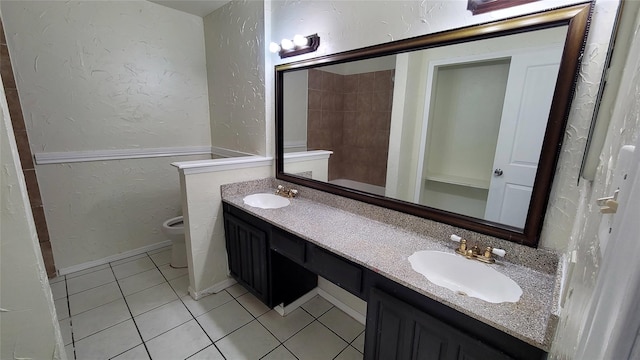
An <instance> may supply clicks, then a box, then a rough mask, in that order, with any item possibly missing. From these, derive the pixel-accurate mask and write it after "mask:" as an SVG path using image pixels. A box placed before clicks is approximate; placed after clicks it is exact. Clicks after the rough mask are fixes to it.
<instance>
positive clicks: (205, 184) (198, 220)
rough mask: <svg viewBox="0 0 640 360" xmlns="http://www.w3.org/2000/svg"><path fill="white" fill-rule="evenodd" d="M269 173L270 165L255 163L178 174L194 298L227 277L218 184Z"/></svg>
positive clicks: (260, 176) (190, 280)
mask: <svg viewBox="0 0 640 360" xmlns="http://www.w3.org/2000/svg"><path fill="white" fill-rule="evenodd" d="M271 174H273V167H272V166H258V167H253V168H245V169H235V170H225V171H216V172H210V173H202V174H191V175H180V176H181V180H180V181H181V186H182V189H183V190H182V193H183V194H184V196H185V198H184V199H183V209H185V219H186V221H185V239H186V244H187V254H188V255H187V257H188V260H189V267H190V268H191V271H189V284H190V290H189V292H190V293H191V296H194V297H196V298H198V297H200V296H201V295H202V294H206V292H210V291H211V288H212V287H216V286H219V284H221V283H224V282H226V281H228V279H229V266H228V262H227V251H226V245H225V239H224V221H223V217H222V196H221V194H220V185H223V184H231V183H235V182H240V181H249V180H257V179H262V178H267V177H269V176H271ZM219 290H221V289H217V291H219ZM194 292H195V293H194Z"/></svg>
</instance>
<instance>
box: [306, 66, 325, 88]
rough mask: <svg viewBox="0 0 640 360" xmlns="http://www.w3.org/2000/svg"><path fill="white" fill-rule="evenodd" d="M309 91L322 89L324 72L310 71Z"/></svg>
mask: <svg viewBox="0 0 640 360" xmlns="http://www.w3.org/2000/svg"><path fill="white" fill-rule="evenodd" d="M308 81H309V89H314V90H320V89H321V88H322V71H320V70H316V69H309V80H308Z"/></svg>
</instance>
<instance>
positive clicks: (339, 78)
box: [283, 26, 567, 228]
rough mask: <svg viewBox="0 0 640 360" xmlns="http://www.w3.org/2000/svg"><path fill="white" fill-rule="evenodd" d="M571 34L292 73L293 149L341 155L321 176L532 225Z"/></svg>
mask: <svg viewBox="0 0 640 360" xmlns="http://www.w3.org/2000/svg"><path fill="white" fill-rule="evenodd" d="M566 32H567V26H558V27H554V28H548V29H544V30H537V31H532V32H524V33H520V34H515V35H509V36H503V37H498V38H491V39H484V40H478V41H474V42H467V43H462V44H455V45H449V46H443V47H435V48H430V49H425V50H419V51H413V52H406V53H400V54H397V55H390V56H384V57H379V58H373V59H366V60H359V61H354V62H346V63H342V64H337V65H329V66H322V67H316V68H310V69H303V70H295V71H290V72H286V73H285V74H284V76H283V95H284V98H283V133H284V139H283V143H284V151H285V152H297V151H310V150H331V151H333V155H332V156H331V157H330V159H329V165H328V167H329V169H328V178H327V179H319V180H324V181H328V182H329V183H332V184H336V185H339V186H345V187H348V188H352V189H356V190H359V191H364V192H367V193H372V194H377V195H382V196H386V197H390V198H394V199H399V200H403V201H408V202H413V203H416V204H420V205H426V206H429V207H432V208H436V209H441V210H445V211H448V212H452V213H456V214H461V215H466V216H470V217H473V218H478V219H486V220H490V221H494V222H497V223H501V224H505V225H508V226H512V227H515V228H523V227H524V224H525V220H526V217H527V211H528V207H529V201H530V198H531V193H532V187H533V185H534V184H533V183H534V178H535V174H536V170H537V161H538V158H539V157H540V149H541V147H542V142H543V137H544V130H545V128H546V123H547V119H548V117H549V109H550V106H551V101H552V98H553V91H554V88H555V82H556V78H557V72H558V67H559V63H560V59H561V56H562V49H563V46H564V39H565V37H566ZM284 171H285V172H287V167H286V166H285V168H284ZM498 174H499V175H498Z"/></svg>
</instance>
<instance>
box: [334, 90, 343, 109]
mask: <svg viewBox="0 0 640 360" xmlns="http://www.w3.org/2000/svg"><path fill="white" fill-rule="evenodd" d="M333 101H334V105H335V109H336V110H338V111H343V110H344V94H343V93H335V98H334V99H333Z"/></svg>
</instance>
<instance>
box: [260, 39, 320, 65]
mask: <svg viewBox="0 0 640 360" xmlns="http://www.w3.org/2000/svg"><path fill="white" fill-rule="evenodd" d="M318 46H320V37H319V36H318V34H313V35H309V36H302V35H296V36H294V37H293V40H289V39H282V41H280V44H277V43H275V42H272V43H271V44H269V51H271V52H272V53H278V54H279V55H280V58H281V59H284V58H286V57H289V56H296V55H302V54H306V53H310V52H314V51H316V50H318Z"/></svg>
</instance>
